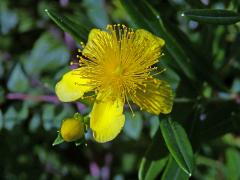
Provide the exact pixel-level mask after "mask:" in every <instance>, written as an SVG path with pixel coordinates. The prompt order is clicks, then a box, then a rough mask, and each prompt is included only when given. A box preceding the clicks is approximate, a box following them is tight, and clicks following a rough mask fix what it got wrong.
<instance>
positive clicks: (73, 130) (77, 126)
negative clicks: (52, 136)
mask: <svg viewBox="0 0 240 180" xmlns="http://www.w3.org/2000/svg"><path fill="white" fill-rule="evenodd" d="M60 133H61V136H62V138H63V139H64V141H66V142H71V141H76V140H78V139H80V138H82V137H83V136H84V123H83V122H82V121H81V120H79V119H74V118H68V119H65V120H64V121H63V122H62V125H61V129H60Z"/></svg>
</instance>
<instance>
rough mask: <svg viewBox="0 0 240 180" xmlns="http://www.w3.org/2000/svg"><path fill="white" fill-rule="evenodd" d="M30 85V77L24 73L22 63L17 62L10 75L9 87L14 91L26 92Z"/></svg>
mask: <svg viewBox="0 0 240 180" xmlns="http://www.w3.org/2000/svg"><path fill="white" fill-rule="evenodd" d="M28 86H29V82H28V78H27V76H26V75H25V74H24V72H23V70H22V68H21V66H20V64H17V65H16V66H15V67H14V69H13V71H12V74H11V75H10V77H9V79H8V82H7V87H8V89H9V90H10V91H13V92H25V91H26V90H27V88H28Z"/></svg>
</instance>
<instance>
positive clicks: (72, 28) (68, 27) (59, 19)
mask: <svg viewBox="0 0 240 180" xmlns="http://www.w3.org/2000/svg"><path fill="white" fill-rule="evenodd" d="M45 12H46V13H47V15H48V16H49V17H50V18H51V19H52V20H53V21H54V22H55V23H56V24H57V25H58V26H59V27H60V28H61V29H62V30H63V31H65V32H68V33H69V34H70V35H71V36H72V37H73V38H74V39H75V40H76V41H77V42H78V43H80V42H82V41H85V40H86V37H87V34H88V31H87V30H86V29H85V28H84V27H83V26H81V25H80V24H77V23H75V22H73V21H72V20H70V19H69V18H67V17H65V16H63V15H61V14H59V13H57V12H53V11H50V10H48V9H45Z"/></svg>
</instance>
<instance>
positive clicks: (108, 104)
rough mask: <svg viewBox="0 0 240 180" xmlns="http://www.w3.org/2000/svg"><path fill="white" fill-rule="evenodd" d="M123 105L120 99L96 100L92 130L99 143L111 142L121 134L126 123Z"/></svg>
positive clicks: (91, 123) (91, 124)
mask: <svg viewBox="0 0 240 180" xmlns="http://www.w3.org/2000/svg"><path fill="white" fill-rule="evenodd" d="M98 97H99V95H98ZM97 99H98V98H97ZM123 105H124V103H123V102H122V101H121V100H120V99H117V100H115V101H112V100H110V99H106V98H105V99H102V100H96V102H95V104H94V106H93V110H92V112H91V115H90V128H91V129H92V131H93V137H94V139H95V140H96V141H97V142H100V143H104V142H107V141H111V140H112V139H114V138H115V137H116V136H117V135H118V134H119V133H120V131H121V129H122V128H123V125H124V122H125V116H124V115H123V114H122V113H123Z"/></svg>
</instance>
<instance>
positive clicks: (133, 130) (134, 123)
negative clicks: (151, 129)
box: [123, 112, 143, 140]
mask: <svg viewBox="0 0 240 180" xmlns="http://www.w3.org/2000/svg"><path fill="white" fill-rule="evenodd" d="M125 117H126V122H125V125H124V129H123V131H124V132H125V133H126V135H127V136H128V137H130V138H132V139H135V140H137V139H138V138H139V137H140V135H141V132H142V127H143V123H142V117H141V114H140V113H139V112H136V113H135V116H134V117H133V115H132V114H131V113H130V112H126V113H125Z"/></svg>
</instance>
